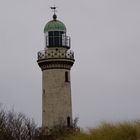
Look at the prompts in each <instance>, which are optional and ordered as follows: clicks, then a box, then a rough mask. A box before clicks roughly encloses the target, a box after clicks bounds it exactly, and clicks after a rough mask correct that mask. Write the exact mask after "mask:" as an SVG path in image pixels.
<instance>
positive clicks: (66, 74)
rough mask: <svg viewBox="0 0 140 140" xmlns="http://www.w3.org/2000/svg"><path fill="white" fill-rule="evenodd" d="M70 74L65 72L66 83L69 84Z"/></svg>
mask: <svg viewBox="0 0 140 140" xmlns="http://www.w3.org/2000/svg"><path fill="white" fill-rule="evenodd" d="M69 81H70V80H69V72H67V71H66V72H65V82H69Z"/></svg>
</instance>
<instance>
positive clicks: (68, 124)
mask: <svg viewBox="0 0 140 140" xmlns="http://www.w3.org/2000/svg"><path fill="white" fill-rule="evenodd" d="M70 126H71V120H70V117H67V127H70Z"/></svg>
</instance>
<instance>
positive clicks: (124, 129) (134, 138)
mask: <svg viewBox="0 0 140 140" xmlns="http://www.w3.org/2000/svg"><path fill="white" fill-rule="evenodd" d="M59 140H140V121H137V122H124V123H116V124H112V123H103V124H101V125H100V126H99V127H97V128H91V129H89V130H88V132H75V133H73V134H69V135H67V136H65V137H63V138H61V139H59Z"/></svg>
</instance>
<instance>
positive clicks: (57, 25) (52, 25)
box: [44, 15, 66, 33]
mask: <svg viewBox="0 0 140 140" xmlns="http://www.w3.org/2000/svg"><path fill="white" fill-rule="evenodd" d="M56 18H57V16H56V15H54V16H53V20H51V21H49V22H48V23H47V24H46V26H45V28H44V33H46V32H48V31H64V32H66V26H65V24H64V23H63V22H61V21H59V20H57V19H56Z"/></svg>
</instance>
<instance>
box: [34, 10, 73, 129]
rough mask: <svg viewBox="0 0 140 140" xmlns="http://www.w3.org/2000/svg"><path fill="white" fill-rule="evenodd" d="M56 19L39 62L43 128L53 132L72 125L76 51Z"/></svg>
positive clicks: (46, 30) (48, 30) (49, 26)
mask: <svg viewBox="0 0 140 140" xmlns="http://www.w3.org/2000/svg"><path fill="white" fill-rule="evenodd" d="M52 9H54V15H53V19H52V20H50V21H49V22H48V23H47V24H46V26H45V28H44V35H45V48H44V50H42V51H39V52H38V59H37V63H38V65H39V67H40V68H41V70H42V127H45V128H49V129H52V128H53V127H55V126H59V125H61V126H62V125H63V126H68V127H70V126H71V124H72V100H71V76H70V71H71V68H72V66H73V64H74V61H75V60H74V52H73V51H72V50H70V48H71V39H70V37H69V36H67V30H66V26H65V24H64V23H63V22H61V21H59V20H58V19H57V15H56V14H55V9H56V7H52Z"/></svg>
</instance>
